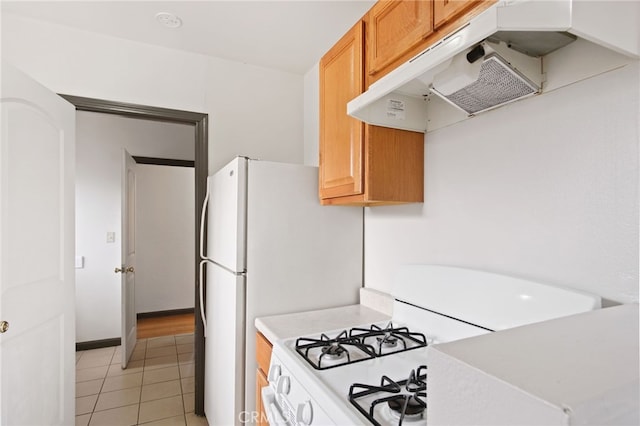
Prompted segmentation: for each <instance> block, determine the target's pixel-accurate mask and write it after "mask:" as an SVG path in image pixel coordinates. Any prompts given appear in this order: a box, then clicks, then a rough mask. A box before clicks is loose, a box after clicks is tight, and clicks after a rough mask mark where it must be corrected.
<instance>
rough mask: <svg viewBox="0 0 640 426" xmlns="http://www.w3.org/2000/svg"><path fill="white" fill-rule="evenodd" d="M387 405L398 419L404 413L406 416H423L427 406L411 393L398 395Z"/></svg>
mask: <svg viewBox="0 0 640 426" xmlns="http://www.w3.org/2000/svg"><path fill="white" fill-rule="evenodd" d="M387 405H388V406H389V409H390V411H391V414H393V415H394V417H396V418H398V419H399V418H400V416H401V415H402V414H403V413H404V417H405V418H407V417H408V416H412V417H413V416H416V417H422V413H424V410H425V408H426V407H425V405H424V403H423V402H422V401H420V400H418V399H417V398H416V397H414V396H410V395H398V396H397V397H396V398H394V399H391V400H389V401H387Z"/></svg>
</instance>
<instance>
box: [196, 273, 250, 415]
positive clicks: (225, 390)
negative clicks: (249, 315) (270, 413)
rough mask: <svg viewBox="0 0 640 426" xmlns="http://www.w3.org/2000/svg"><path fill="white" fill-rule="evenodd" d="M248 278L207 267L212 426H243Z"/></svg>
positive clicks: (207, 381) (207, 380)
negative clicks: (245, 304)
mask: <svg viewBox="0 0 640 426" xmlns="http://www.w3.org/2000/svg"><path fill="white" fill-rule="evenodd" d="M244 299H245V277H244V275H236V274H233V273H231V272H229V271H227V270H225V269H224V268H221V267H220V266H218V265H215V264H213V263H208V264H207V296H206V301H207V305H206V306H207V308H206V314H207V324H208V326H207V337H206V340H205V365H206V374H205V383H204V398H205V401H204V412H205V414H206V416H207V420H208V422H209V424H210V425H235V424H240V420H241V417H240V416H241V413H242V411H244V409H245V408H244V389H243V386H242V384H243V383H244V380H245V378H244V350H245V335H244V312H245V310H244Z"/></svg>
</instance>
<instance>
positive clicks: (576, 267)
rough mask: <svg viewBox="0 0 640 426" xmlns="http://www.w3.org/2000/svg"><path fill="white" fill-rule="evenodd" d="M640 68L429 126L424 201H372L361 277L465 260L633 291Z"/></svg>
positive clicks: (626, 296) (620, 293) (371, 283)
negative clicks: (411, 265)
mask: <svg viewBox="0 0 640 426" xmlns="http://www.w3.org/2000/svg"><path fill="white" fill-rule="evenodd" d="M639 75H640V70H639V66H638V63H637V62H635V63H633V64H632V65H629V66H627V67H625V68H623V69H619V70H616V71H613V72H609V73H606V74H602V75H599V76H597V77H594V78H591V79H588V80H585V81H582V82H579V83H576V84H573V85H570V86H567V87H564V88H561V89H558V90H556V91H553V92H550V93H545V94H542V95H540V96H537V97H534V98H531V99H527V100H524V101H522V102H517V103H514V104H512V105H508V106H505V107H503V108H499V109H497V110H494V111H490V112H487V113H484V114H480V115H478V116H477V117H475V118H472V119H469V120H466V121H464V122H461V123H458V124H455V125H453V126H450V127H447V128H443V129H439V130H437V131H434V132H431V133H428V134H427V135H426V144H425V202H424V204H414V205H406V206H393V207H375V208H367V209H366V214H365V281H366V286H367V287H371V288H375V289H379V290H382V291H391V283H392V281H393V278H394V273H395V271H396V269H397V268H398V266H399V265H401V264H404V263H435V264H445V265H458V266H462V267H471V268H477V269H482V270H488V271H493V272H498V273H504V274H509V275H514V276H518V277H523V278H530V279H534V280H540V281H543V282H548V283H551V284H557V285H563V286H568V287H573V288H577V289H582V290H586V291H590V292H594V293H596V294H599V295H601V296H603V297H605V298H607V299H611V300H614V301H618V302H632V301H638V256H639V255H638V220H639V219H638V178H639V176H638V154H639V153H638V145H639V134H640V132H639V117H640V106H639V97H640V85H639V82H638V80H639Z"/></svg>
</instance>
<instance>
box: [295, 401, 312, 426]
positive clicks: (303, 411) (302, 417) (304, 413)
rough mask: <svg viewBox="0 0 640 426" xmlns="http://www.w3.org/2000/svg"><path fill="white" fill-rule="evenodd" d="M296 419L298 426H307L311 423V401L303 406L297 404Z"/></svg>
mask: <svg viewBox="0 0 640 426" xmlns="http://www.w3.org/2000/svg"><path fill="white" fill-rule="evenodd" d="M296 419H297V420H298V424H299V425H303V426H308V425H310V424H311V422H312V421H313V406H312V405H311V401H307V402H305V403H304V404H298V409H297V410H296Z"/></svg>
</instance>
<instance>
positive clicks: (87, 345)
mask: <svg viewBox="0 0 640 426" xmlns="http://www.w3.org/2000/svg"><path fill="white" fill-rule="evenodd" d="M121 340H122V339H120V338H119V337H114V338H113V339H102V340H91V341H89V342H76V352H78V351H88V350H90V349H100V348H108V347H110V346H120V343H121Z"/></svg>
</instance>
